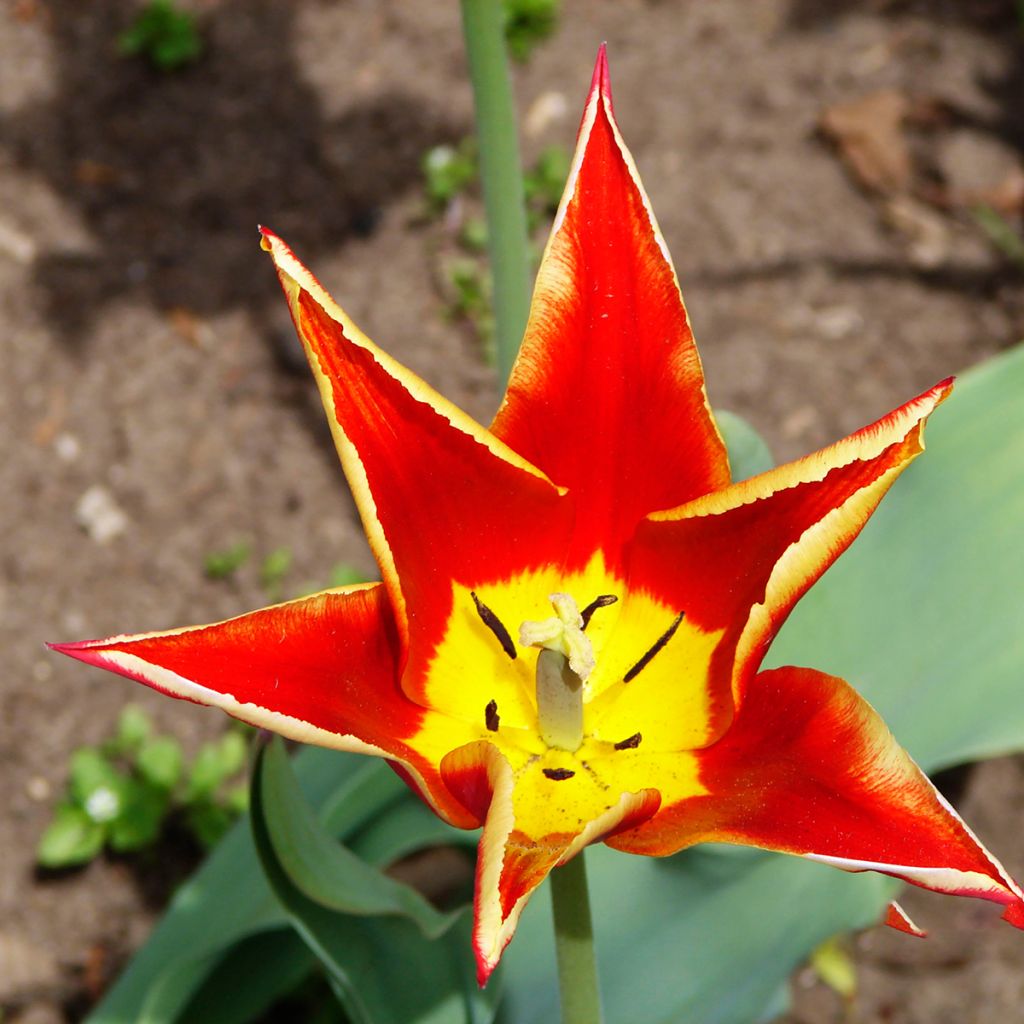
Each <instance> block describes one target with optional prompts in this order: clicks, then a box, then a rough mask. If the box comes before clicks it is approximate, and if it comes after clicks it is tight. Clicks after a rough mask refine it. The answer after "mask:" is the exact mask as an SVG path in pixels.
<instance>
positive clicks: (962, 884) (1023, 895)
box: [802, 786, 1024, 906]
mask: <svg viewBox="0 0 1024 1024" xmlns="http://www.w3.org/2000/svg"><path fill="white" fill-rule="evenodd" d="M932 790H933V792H934V794H935V799H936V800H938V802H939V803H940V804H941V805H942V806H943V808H944V809H945V810H946V811H947V812H948V813H949V815H950V817H952V818H953V819H954V821H956V822H957V824H958V825H959V826H960V827H961V828H962V829H963V830H964V832H966V833H967V835H968V836H969V837H970V839H971V841H972V842H973V843H974V844H975V846H977V848H978V852H979V853H980V854H981V855H982V856H983V857H984V858H985V860H987V861H988V862H989V864H990V865H991V866H992V869H993V872H994V873H995V874H996V875H998V877H999V878H1000V879H1001V880H1002V882H1003V884H1002V885H1000V884H999V883H998V882H995V881H993V879H992V878H991V877H990V876H988V875H984V874H982V873H981V872H980V871H959V870H957V869H956V868H948V867H928V866H926V865H920V864H887V863H884V862H879V861H870V860H854V859H852V858H848V857H830V856H826V855H825V854H820V853H805V854H803V855H802V856H804V857H805V858H806V859H807V860H813V861H817V862H818V863H820V864H829V865H831V866H832V867H836V868H841V869H842V870H843V871H854V872H857V871H878V872H881V873H882V874H884V875H895V876H896V877H897V878H902V879H905V880H906V881H908V882H912V883H913V884H914V885H919V886H922V887H923V888H925V889H932V890H934V891H935V892H948V893H953V894H954V895H957V896H978V897H981V898H987V899H992V897H995V900H994V902H996V903H1002V904H1003V905H1005V906H1010V905H1012V904H1013V903H1014V902H1020V901H1022V900H1024V892H1022V891H1021V888H1020V886H1019V885H1017V883H1016V882H1015V881H1014V880H1013V879H1012V878H1011V877H1010V876H1009V875H1008V874H1007V873H1006V869H1005V868H1004V867H1003V866H1002V864H1000V863H999V861H997V860H996V859H995V857H993V856H992V854H991V853H989V852H988V850H987V849H986V848H985V846H984V845H983V844H982V843H981V841H980V840H979V839H978V837H977V836H976V835H975V834H974V833H973V832H972V831H971V830H970V829H969V828H968V827H967V825H965V824H964V821H963V819H962V818H961V817H960V815H959V814H957V812H956V811H955V810H954V809H953V806H952V805H951V804H950V802H949V801H948V800H947V799H946V798H945V797H944V796H943V795H942V794H941V793H940V792H939V791H938V790H937V789H935V787H934V786H932ZM1002 897H1005V898H1002Z"/></svg>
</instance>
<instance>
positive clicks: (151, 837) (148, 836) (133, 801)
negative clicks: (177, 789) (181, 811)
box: [109, 782, 170, 853]
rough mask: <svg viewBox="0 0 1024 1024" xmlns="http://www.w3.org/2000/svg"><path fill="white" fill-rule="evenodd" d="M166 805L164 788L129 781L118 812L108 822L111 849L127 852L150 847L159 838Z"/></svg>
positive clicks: (166, 799)
mask: <svg viewBox="0 0 1024 1024" xmlns="http://www.w3.org/2000/svg"><path fill="white" fill-rule="evenodd" d="M169 804H170V797H169V794H168V792H167V790H166V789H163V788H160V787H157V786H151V785H146V784H145V783H138V782H130V783H129V784H128V785H127V786H126V787H125V790H124V803H123V805H122V807H121V810H120V813H119V814H118V815H117V817H116V818H114V819H113V820H112V821H111V822H110V826H109V842H110V846H111V849H114V850H117V851H118V852H119V853H127V852H130V851H132V850H141V849H143V848H144V847H147V846H151V845H153V843H155V842H156V840H157V838H158V837H159V835H160V829H161V826H162V825H163V822H164V818H165V817H166V815H167V809H168V806H169Z"/></svg>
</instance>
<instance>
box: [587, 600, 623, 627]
mask: <svg viewBox="0 0 1024 1024" xmlns="http://www.w3.org/2000/svg"><path fill="white" fill-rule="evenodd" d="M616 601H618V598H617V597H616V596H615V595H614V594H602V595H601V596H600V597H595V598H594V600H593V601H591V602H590V604H588V605H587V607H586V608H584V609H583V611H581V612H580V618H581V619H582V620H583V628H584V629H586V628H587V626H589V625H590V617H591V615H593V614H594V612H596V611H597V609H598V608H607V607H608V605H610V604H615V602H616Z"/></svg>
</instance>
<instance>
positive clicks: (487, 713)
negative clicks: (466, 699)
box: [484, 700, 501, 732]
mask: <svg viewBox="0 0 1024 1024" xmlns="http://www.w3.org/2000/svg"><path fill="white" fill-rule="evenodd" d="M484 721H485V722H486V723H487V728H488V729H490V731H491V732H497V731H498V726H499V725H500V724H501V718H500V717H499V715H498V702H497V701H496V700H492V701H491V702H490V703H489V704H488V705H487V707H485V708H484Z"/></svg>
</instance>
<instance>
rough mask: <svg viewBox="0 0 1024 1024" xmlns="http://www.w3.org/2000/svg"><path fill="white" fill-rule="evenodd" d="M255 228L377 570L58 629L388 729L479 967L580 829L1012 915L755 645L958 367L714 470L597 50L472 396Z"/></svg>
mask: <svg viewBox="0 0 1024 1024" xmlns="http://www.w3.org/2000/svg"><path fill="white" fill-rule="evenodd" d="M263 247H264V248H265V249H266V250H267V251H268V252H269V253H270V255H271V258H272V259H273V260H274V263H275V265H276V267H277V271H278V274H279V276H280V279H281V283H282V285H283V287H284V291H285V294H286V296H287V299H288V303H289V305H290V307H291V312H292V316H293V318H294V320H295V325H296V327H297V329H298V333H299V336H300V337H301V339H302V342H303V344H304V345H305V348H306V351H307V353H308V356H309V361H310V365H311V366H312V369H313V373H314V375H315V377H316V380H317V384H318V386H319V389H320V393H321V396H322V398H323V404H324V407H325V409H326V411H327V415H328V417H329V419H330V424H331V429H332V431H333V434H334V440H335V442H336V445H337V448H338V452H339V455H340V457H341V463H342V467H343V468H344V471H345V475H346V476H347V478H348V482H349V485H350V486H351V488H352V492H353V494H354V495H355V499H356V502H357V504H358V507H359V511H360V514H361V516H362V519H363V523H364V525H365V528H366V533H367V535H368V537H369V540H370V544H371V546H372V548H373V551H374V554H375V556H376V559H377V562H378V564H379V566H380V572H381V576H382V582H380V583H373V584H367V585H360V586H350V587H342V588H337V589H333V590H327V591H324V592H323V593H320V594H316V595H314V596H312V597H306V598H302V599H300V600H296V601H289V602H286V603H284V604H279V605H275V606H273V607H270V608H264V609H262V610H260V611H255V612H252V613H250V614H248V615H242V616H240V617H238V618H235V619H231V620H228V621H227V622H221V623H217V624H214V625H206V626H193V627H187V628H183V629H176V630H170V631H166V632H158V633H145V634H138V635H134V636H116V637H112V638H110V639H106V640H94V641H86V642H81V643H71V644H61V645H55V646H57V649H59V650H61V651H63V652H64V653H66V654H69V655H71V656H73V657H75V658H78V659H80V660H82V661H85V662H87V663H89V664H92V665H97V666H100V667H102V668H106V669H110V670H112V671H115V672H118V673H120V674H122V675H125V676H128V677H130V678H133V679H137V680H139V681H140V682H142V683H145V684H146V685H148V686H151V687H154V688H155V689H158V690H161V691H163V692H165V693H168V694H170V695H172V696H175V697H181V698H185V699H187V700H192V701H195V702H197V703H201V704H210V705H213V706H215V707H219V708H221V709H223V710H224V711H227V712H228V713H229V714H231V715H234V716H235V717H237V718H240V719H242V720H244V721H246V722H250V723H252V724H253V725H257V726H261V727H264V728H268V729H272V730H274V731H276V732H279V733H281V734H283V735H284V736H288V737H291V738H292V739H296V740H302V741H304V742H307V743H315V744H321V745H324V746H328V747H335V748H337V749H340V750H349V751H355V752H358V753H364V754H373V755H376V756H379V757H384V758H387V759H388V760H389V761H390V762H391V764H392V765H393V766H394V768H395V770H396V771H398V772H399V773H400V774H401V775H402V777H403V778H404V779H405V780H406V781H407V782H408V784H409V785H410V786H411V787H412V788H413V789H414V790H415V792H416V793H418V794H419V795H420V796H421V797H422V798H423V799H424V800H425V801H426V802H427V803H428V804H429V805H430V806H431V807H432V808H433V810H434V811H435V812H436V813H437V814H438V815H440V817H442V818H443V819H444V820H445V821H448V822H450V823H451V824H452V825H454V826H457V827H459V828H476V827H478V826H481V825H482V826H483V833H482V836H481V839H480V850H479V859H478V865H477V878H476V898H475V913H476V927H475V947H476V956H477V963H478V972H479V978H480V980H481V982H484V981H485V980H486V979H487V977H488V976H489V974H490V973H491V971H492V970H493V968H494V966H495V965H496V964H497V962H498V960H499V958H500V956H501V953H502V950H503V949H504V947H505V946H506V944H507V943H508V942H509V940H510V939H511V938H512V935H513V932H514V931H515V928H516V923H517V921H518V919H519V916H520V913H521V911H522V909H523V906H524V905H525V903H526V901H527V900H528V899H529V897H530V895H531V894H532V893H533V891H534V890H535V889H536V888H537V886H538V885H540V883H541V882H542V881H543V880H544V878H545V877H546V876H547V874H548V873H549V872H550V871H551V870H552V869H553V868H555V867H556V866H558V865H559V864H563V863H565V862H566V861H567V860H569V859H570V858H571V857H573V856H574V855H575V854H576V853H578V852H579V851H580V850H581V849H582V848H583V847H584V846H586V845H587V844H588V843H593V842H598V841H603V842H606V843H608V844H609V845H611V846H613V847H615V848H617V849H620V850H624V851H626V852H629V853H640V854H648V855H653V856H662V855H665V854H671V853H675V852H676V851H677V850H681V849H683V848H685V847H688V846H691V845H692V844H694V843H700V842H706V841H714V842H727V843H739V844H744V845H749V846H757V847H761V848H764V849H768V850H779V851H783V852H785V853H791V854H796V855H799V856H803V857H807V858H809V859H813V860H819V861H823V862H826V863H829V864H833V865H835V866H836V867H840V868H844V869H846V870H850V871H864V870H869V869H870V870H876V871H882V872H885V873H887V874H890V875H894V876H896V877H898V878H902V879H905V880H907V881H909V882H912V883H914V884H917V885H921V886H924V887H926V888H930V889H936V890H941V891H944V892H950V893H957V894H961V895H971V896H979V897H982V898H984V899H988V900H992V901H993V902H996V903H999V904H1002V905H1003V906H1004V907H1005V913H1004V916H1005V917H1006V919H1007V920H1009V921H1011V922H1012V923H1013V924H1016V925H1018V926H1022V925H1024V897H1022V893H1021V890H1020V889H1019V888H1018V886H1017V885H1016V884H1015V883H1014V881H1013V880H1012V879H1011V878H1010V877H1009V876H1008V875H1007V874H1006V872H1005V871H1004V870H1003V868H1002V867H1001V866H1000V865H999V863H998V862H997V861H996V860H995V859H994V858H993V857H992V856H991V855H990V854H989V853H987V852H986V850H985V849H984V847H982V846H981V845H980V843H979V842H978V841H977V839H975V837H974V836H973V835H972V834H971V833H970V832H969V831H968V829H967V828H966V827H965V826H964V825H963V823H962V822H961V821H960V819H959V818H958V817H957V815H956V813H955V812H954V811H953V810H952V808H951V807H950V806H949V805H948V804H947V803H946V802H945V801H944V800H943V798H942V797H941V796H940V795H939V794H938V793H937V792H936V790H935V789H934V788H933V787H932V785H931V784H930V783H929V781H928V779H927V778H926V777H925V776H924V775H923V774H922V773H921V771H920V770H919V769H918V768H917V767H916V765H915V764H914V763H913V761H912V760H911V759H910V757H909V756H908V755H907V754H906V752H905V751H904V750H903V749H902V748H901V747H900V746H899V745H898V744H897V743H896V741H895V740H894V739H893V737H892V735H891V734H890V733H889V731H888V730H887V729H886V727H885V725H884V723H883V722H882V721H881V719H880V718H879V717H878V715H877V714H876V713H875V712H874V711H873V710H872V708H871V707H870V706H869V705H868V704H867V703H866V702H865V701H864V700H863V699H862V698H861V697H859V696H858V695H857V694H856V692H855V691H854V690H853V689H852V688H851V687H850V686H849V685H848V684H847V683H846V682H844V681H843V680H841V679H836V678H833V677H831V676H827V675H825V674H823V673H821V672H817V671H815V670H813V669H807V668H779V669H774V670H772V671H760V665H761V661H762V659H763V657H764V654H765V651H766V650H767V648H768V646H769V644H770V643H771V642H772V639H773V637H774V636H775V634H776V633H777V631H778V630H779V628H780V627H781V625H782V623H783V622H784V621H785V619H786V617H787V615H788V614H789V612H790V610H791V609H792V608H793V606H794V604H795V603H796V602H797V601H798V600H799V599H800V597H801V596H802V595H803V594H804V592H805V591H806V590H807V589H808V588H809V587H810V586H811V585H812V584H813V583H814V582H815V580H817V579H818V577H819V576H821V574H822V573H823V572H824V571H825V570H826V569H827V568H828V567H829V565H830V564H831V563H832V562H833V561H834V560H835V559H836V558H838V557H839V555H840V554H842V552H843V551H844V550H845V549H846V548H847V546H848V545H849V544H850V543H851V542H852V541H853V540H854V538H855V537H856V536H857V534H858V532H859V531H860V529H861V528H862V527H863V525H864V523H865V522H866V520H867V518H868V517H869V516H870V515H871V513H872V511H873V510H874V509H875V507H876V506H877V504H878V503H879V501H880V500H881V499H882V497H883V495H884V494H885V493H886V491H887V490H888V489H889V487H890V486H891V485H892V483H893V482H894V481H895V479H896V477H897V476H898V475H899V474H900V472H901V471H902V470H903V469H904V467H905V466H907V465H908V463H909V462H910V461H911V460H912V459H914V458H915V457H916V456H917V455H918V454H919V453H920V452H921V451H922V449H923V447H924V446H923V440H922V431H923V427H924V422H925V420H926V419H927V417H928V416H929V414H930V413H931V412H932V411H933V410H934V409H935V408H936V406H937V405H939V403H940V402H942V401H943V400H944V399H945V398H946V397H947V395H948V394H949V392H950V388H951V382H950V381H943V382H941V383H939V384H937V385H936V386H935V387H933V388H931V389H930V390H928V391H926V392H925V393H924V394H922V395H920V396H918V397H917V398H914V399H912V400H911V401H909V402H907V403H906V405H903V406H901V407H900V408H898V409H896V410H894V411H893V412H891V413H889V414H888V415H887V416H884V417H882V419H880V420H878V421H877V422H875V423H872V424H871V425H870V426H867V427H865V428H864V429H862V430H859V431H858V432H857V433H855V434H852V435H851V436H850V437H847V438H845V439H844V440H842V441H839V442H838V443H836V444H834V445H832V446H830V447H828V448H825V449H822V450H821V451H819V452H816V453H815V454H813V455H810V456H807V457H806V458H803V459H800V460H798V461H796V462H792V463H790V464H788V465H785V466H781V467H779V468H778V469H774V470H771V471H769V472H767V473H763V474H761V475H760V476H757V477H754V478H752V479H749V480H746V481H743V482H741V483H733V482H731V478H730V471H729V463H728V459H727V457H726V452H725V448H724V445H723V443H722V438H721V437H720V435H719V433H718V430H717V428H716V425H715V420H714V417H713V415H712V413H711V411H710V409H709V407H708V403H707V398H706V395H705V391H704V381H703V375H702V371H701V364H700V359H699V357H698V354H697V349H696V347H695V345H694V341H693V335H692V333H691V331H690V325H689V320H688V317H687V313H686V309H685V307H684V306H683V301H682V298H681V296H680V292H679V286H678V283H677V281H676V276H675V273H674V271H673V269H672V264H671V262H670V260H669V255H668V251H667V249H666V247H665V242H664V240H663V238H662V236H661V234H660V232H659V230H658V227H657V224H656V223H655V220H654V215H653V213H652V212H651V209H650V205H649V203H648V200H647V197H646V195H645V194H644V191H643V188H642V186H641V184H640V180H639V178H638V176H637V172H636V168H635V167H634V164H633V161H632V158H631V157H630V155H629V152H628V151H627V149H626V147H625V145H624V143H623V141H622V138H621V136H620V134H619V129H618V127H617V125H616V122H615V117H614V112H613V108H612V99H611V92H610V89H609V83H608V74H607V67H606V63H605V59H604V54H603V52H602V54H601V55H600V57H599V59H598V64H597V68H596V71H595V74H594V80H593V84H592V87H591V91H590V96H589V99H588V101H587V105H586V110H585V112H584V115H583V122H582V125H581V127H580V132H579V139H578V146H577V150H576V155H575V159H574V162H573V165H572V170H571V173H570V176H569V180H568V183H567V185H566V190H565V196H564V198H563V200H562V205H561V208H560V210H559V212H558V215H557V218H556V220H555V224H554V227H553V230H552V234H551V239H550V241H549V243H548V247H547V250H546V252H545V255H544V259H543V263H542V265H541V268H540V272H539V276H538V279H537V285H536V290H535V293H534V297H533V304H532V309H531V313H530V320H529V326H528V328H527V331H526V337H525V339H524V341H523V345H522V349H521V352H520V354H519V358H518V361H517V363H516V365H515V368H514V371H513V373H512V377H511V381H510V383H509V387H508V392H507V394H506V396H505V399H504V402H503V404H502V406H501V409H500V411H499V412H498V415H497V417H496V418H495V420H494V422H493V423H492V424H491V426H490V428H487V427H484V426H481V425H480V424H479V423H476V422H475V421H474V420H472V419H471V418H470V417H469V416H467V415H466V414H465V413H463V412H462V411H461V410H459V409H458V408H456V407H455V406H453V405H451V404H450V403H449V402H447V401H445V399H444V398H442V397H441V396H440V395H438V394H437V393H436V392H435V391H433V390H432V389H431V388H430V387H429V386H428V385H427V384H425V383H424V382H423V381H422V380H420V379H418V378H417V377H415V376H414V375H413V374H411V373H410V372H409V371H408V370H406V369H405V368H404V367H402V366H400V365H399V364H398V363H396V362H395V361H394V360H393V359H391V358H390V357H389V356H388V355H387V354H386V353H384V352H383V351H381V350H380V349H379V348H377V347H376V346H375V345H374V344H373V342H371V341H370V340H369V339H368V338H367V337H366V336H365V335H364V334H362V332H361V331H360V330H359V329H358V328H357V327H356V326H355V324H353V323H352V321H351V320H350V319H349V318H348V317H347V316H346V315H345V313H344V312H343V311H342V310H341V309H340V308H339V307H338V306H337V305H336V304H335V303H334V301H333V300H332V299H331V297H330V296H329V295H328V294H327V293H326V292H325V291H324V289H323V288H322V287H321V286H320V284H319V283H318V282H317V281H316V279H315V278H314V277H313V276H312V275H311V274H310V273H309V271H308V270H306V268H305V267H304V266H303V265H302V264H301V263H300V262H299V261H298V259H296V257H295V256H294V255H293V253H292V251H291V249H289V248H288V246H287V245H285V243H284V242H282V241H281V240H280V239H279V238H277V236H275V235H274V234H273V233H272V232H270V231H264V232H263ZM837 628H839V625H838V624H837ZM865 642H868V638H865ZM680 912H681V913H685V908H680ZM889 922H890V923H891V924H894V925H897V926H900V927H904V928H905V929H911V928H912V926H911V925H910V923H909V921H907V920H906V918H905V915H901V914H900V913H899V912H898V911H897V910H895V909H894V910H892V911H891V912H890V916H889Z"/></svg>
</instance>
